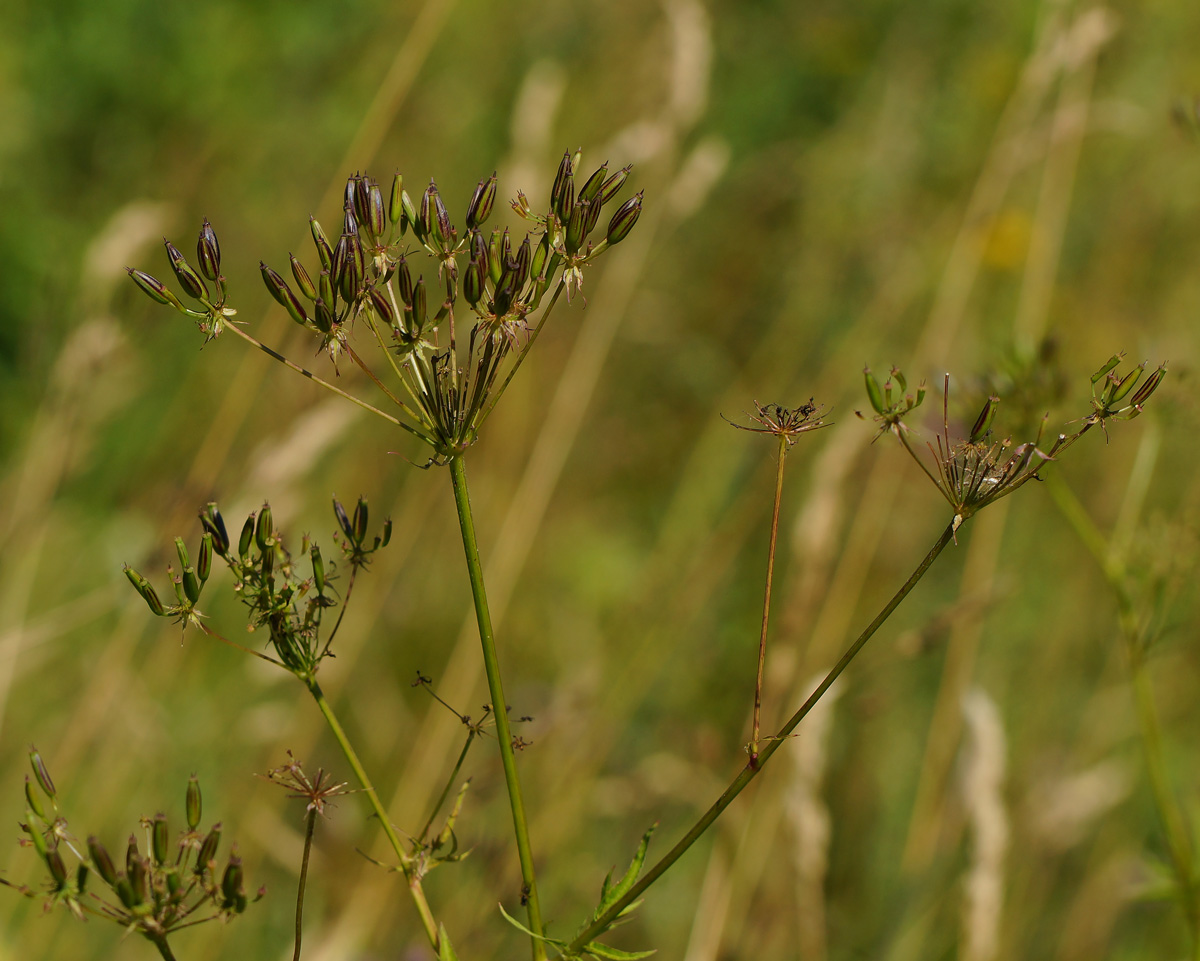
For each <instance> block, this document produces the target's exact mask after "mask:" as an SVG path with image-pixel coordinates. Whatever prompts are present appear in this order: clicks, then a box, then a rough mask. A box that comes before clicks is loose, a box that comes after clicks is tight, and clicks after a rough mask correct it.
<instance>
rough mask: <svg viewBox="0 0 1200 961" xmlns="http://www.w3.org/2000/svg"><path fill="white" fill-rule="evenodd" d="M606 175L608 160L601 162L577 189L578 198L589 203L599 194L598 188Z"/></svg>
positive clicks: (601, 185) (602, 184)
mask: <svg viewBox="0 0 1200 961" xmlns="http://www.w3.org/2000/svg"><path fill="white" fill-rule="evenodd" d="M607 176H608V161H607V160H606V161H605V162H604V163H602V164H601V165H600V166H599V167H598V168H597V169H596V172H595V173H593V174H592V175H591V176H590V177H588V179H587V182H586V183H585V184H584V185H583V188H582V189H581V190H580V191H579V199H580V200H586V201H587V202H588V203H591V202H592V201H593V200H595V199H596V198H597V197H598V196H600V188H601V187H603V186H604V178H605V177H607Z"/></svg>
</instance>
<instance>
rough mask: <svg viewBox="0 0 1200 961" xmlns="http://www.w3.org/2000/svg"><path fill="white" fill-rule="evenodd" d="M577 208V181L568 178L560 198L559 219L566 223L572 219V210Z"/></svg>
mask: <svg viewBox="0 0 1200 961" xmlns="http://www.w3.org/2000/svg"><path fill="white" fill-rule="evenodd" d="M574 209H575V181H574V180H568V181H567V183H566V186H565V187H563V191H562V194H561V195H560V196H559V198H558V207H557V210H556V212H557V213H558V219H559V220H561V221H562V222H563V223H564V224H565V223H566V222H567V221H569V220H570V219H571V211H572V210H574Z"/></svg>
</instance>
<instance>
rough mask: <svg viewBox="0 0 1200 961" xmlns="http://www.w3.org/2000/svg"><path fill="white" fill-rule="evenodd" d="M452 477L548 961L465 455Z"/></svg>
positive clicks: (531, 911)
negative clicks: (464, 463)
mask: <svg viewBox="0 0 1200 961" xmlns="http://www.w3.org/2000/svg"><path fill="white" fill-rule="evenodd" d="M450 479H451V482H452V483H453V486H454V503H455V505H456V506H457V508H458V525H459V527H460V528H461V530H462V539H463V553H464V554H465V555H466V560H467V574H468V576H469V577H470V580H471V596H472V598H473V599H474V601H475V616H476V620H477V621H478V623H479V640H480V643H481V644H482V645H483V666H484V670H485V672H486V673H487V681H488V691H489V692H490V694H491V698H492V713H493V714H494V715H495V717H496V740H497V741H499V742H500V761H501V763H502V764H503V766H504V782H505V785H506V786H507V788H508V803H509V807H511V808H512V818H513V832H514V833H515V834H516V839H517V856H518V857H519V858H520V861H521V881H522V890H521V900H522V901H523V902H524V903H525V910H526V914H527V917H528V921H529V930H530V931H532V932H533V933H534V935H536V937H533V938H531V939H530V940H531V941H532V944H533V959H534V961H545V958H546V947H545V944H544V942H543V941H542V940H541V935H542V909H541V905H540V903H539V901H538V891H537V879H536V877H535V875H534V870H533V850H532V848H531V847H530V844H529V828H528V826H527V825H526V821H525V803H524V801H523V800H522V798H521V782H520V779H519V778H518V776H517V758H516V752H515V751H514V750H513V740H512V730H511V728H510V727H509V723H508V704H507V702H506V701H505V700H504V686H503V684H502V683H501V679H500V660H499V658H498V657H497V654H496V638H495V635H494V634H493V632H492V615H491V612H490V611H489V610H488V601H487V590H486V588H485V587H484V583H483V565H482V564H480V562H479V544H478V543H477V541H476V539H475V521H474V518H473V517H472V516H471V499H470V495H469V493H468V490H467V472H466V468H465V467H464V466H463V459H462V455H461V454H459V455H457V456H454V457H451V458H450Z"/></svg>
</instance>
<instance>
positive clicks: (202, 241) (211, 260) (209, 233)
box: [196, 217, 221, 283]
mask: <svg viewBox="0 0 1200 961" xmlns="http://www.w3.org/2000/svg"><path fill="white" fill-rule="evenodd" d="M196 259H197V260H198V261H199V263H200V273H202V274H204V276H205V277H207V278H208V279H209V280H211V281H212V282H213V283H216V282H217V279H218V278H219V277H220V276H221V246H220V244H218V243H217V234H216V231H215V230H213V229H212V224H210V223H209V222H208V218H207V217H205V218H204V224H203V225H202V226H201V227H200V236H199V237H198V238H197V239H196Z"/></svg>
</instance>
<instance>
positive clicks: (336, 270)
mask: <svg viewBox="0 0 1200 961" xmlns="http://www.w3.org/2000/svg"><path fill="white" fill-rule="evenodd" d="M349 259H350V237H349V235H348V234H342V236H341V237H339V238H338V242H337V246H336V247H335V248H334V249H333V263H332V264H331V265H330V267H329V279H330V281H331V282H332V283H333V289H334V290H337V291H341V290H343V289H344V287H343V277H344V276H345V273H346V262H347V261H348V260H349Z"/></svg>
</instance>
